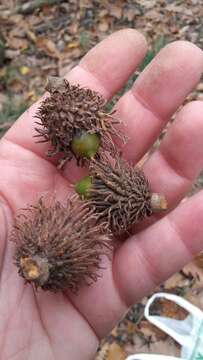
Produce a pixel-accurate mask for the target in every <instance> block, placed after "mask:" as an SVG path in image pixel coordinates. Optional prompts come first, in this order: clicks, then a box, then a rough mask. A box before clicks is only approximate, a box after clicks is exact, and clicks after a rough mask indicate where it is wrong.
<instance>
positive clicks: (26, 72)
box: [19, 66, 30, 75]
mask: <svg viewBox="0 0 203 360" xmlns="http://www.w3.org/2000/svg"><path fill="white" fill-rule="evenodd" d="M19 71H20V73H21V74H22V75H27V74H28V73H29V72H30V69H29V68H28V67H27V66H21V67H20V69H19Z"/></svg>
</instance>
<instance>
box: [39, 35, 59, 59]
mask: <svg viewBox="0 0 203 360" xmlns="http://www.w3.org/2000/svg"><path fill="white" fill-rule="evenodd" d="M35 44H36V46H37V48H38V49H40V50H42V51H44V52H45V54H46V55H48V56H50V57H52V58H54V59H61V58H62V56H61V54H60V52H59V51H58V49H57V47H56V45H55V44H54V42H53V41H52V40H50V39H47V38H45V37H39V38H38V39H37V41H36V43H35Z"/></svg>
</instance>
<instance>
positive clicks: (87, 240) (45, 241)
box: [12, 197, 111, 293]
mask: <svg viewBox="0 0 203 360" xmlns="http://www.w3.org/2000/svg"><path fill="white" fill-rule="evenodd" d="M96 218H97V217H96V216H95V213H94V209H90V208H89V206H88V205H87V204H86V203H85V202H81V201H78V199H77V198H76V197H73V198H72V199H71V200H70V201H69V202H68V204H67V205H66V206H64V205H62V204H61V203H59V202H58V201H52V203H51V205H49V206H48V205H46V204H45V202H44V201H43V200H42V199H40V200H39V201H38V202H37V203H36V205H34V206H33V205H31V206H29V207H28V208H27V209H26V210H24V211H23V213H22V214H20V215H18V216H17V217H16V220H15V225H14V229H13V233H12V240H13V241H14V242H15V243H16V250H15V255H14V261H15V264H16V266H17V268H18V272H19V275H20V276H21V277H23V278H24V279H25V281H26V282H28V283H31V284H33V285H34V286H35V288H38V287H41V288H42V289H43V290H50V291H57V290H64V289H70V290H71V291H73V292H74V293H77V291H78V289H79V287H80V286H82V285H91V283H92V282H94V281H97V279H98V278H99V274H98V272H97V270H99V269H101V257H102V255H107V256H109V255H110V250H111V239H110V233H109V232H108V231H105V233H104V229H105V224H104V223H103V224H102V223H99V224H96Z"/></svg>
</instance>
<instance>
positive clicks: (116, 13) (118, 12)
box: [109, 4, 122, 19]
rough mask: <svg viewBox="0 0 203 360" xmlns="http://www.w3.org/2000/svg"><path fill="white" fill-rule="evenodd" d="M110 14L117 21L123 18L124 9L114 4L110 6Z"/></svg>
mask: <svg viewBox="0 0 203 360" xmlns="http://www.w3.org/2000/svg"><path fill="white" fill-rule="evenodd" d="M109 14H110V15H111V16H113V17H115V18H117V19H121V17H122V7H121V6H117V5H114V4H110V5H109Z"/></svg>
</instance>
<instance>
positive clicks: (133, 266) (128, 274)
mask: <svg viewBox="0 0 203 360" xmlns="http://www.w3.org/2000/svg"><path fill="white" fill-rule="evenodd" d="M202 222H203V191H202V192H201V193H199V194H197V195H195V196H194V197H193V198H190V200H187V201H186V202H184V203H183V204H181V205H180V206H179V207H178V208H176V209H175V210H173V211H172V212H171V213H170V214H169V215H168V216H166V217H164V218H163V219H162V220H160V221H159V222H157V223H156V224H154V225H152V226H150V227H149V228H147V229H146V230H145V231H142V232H140V233H139V234H137V235H136V236H135V235H134V236H133V237H132V238H130V239H129V240H128V241H126V242H125V243H124V245H123V246H122V247H121V248H120V249H119V250H118V251H117V253H116V256H115V260H114V267H113V271H114V278H115V282H116V284H117V288H118V289H119V292H120V295H121V298H123V299H124V301H125V302H126V303H127V304H128V305H131V304H133V303H135V302H137V301H138V300H139V299H140V298H142V297H143V296H145V295H146V294H148V293H150V291H152V290H153V289H154V288H155V287H156V286H157V285H158V284H160V283H162V282H163V281H164V280H166V279H167V278H168V277H169V276H171V275H172V274H173V273H175V272H176V271H178V270H180V269H181V268H182V267H183V266H184V265H185V264H186V263H188V262H189V261H190V260H191V259H192V257H193V256H194V255H195V254H196V253H198V252H199V251H201V250H202V249H203V232H202V226H201V224H202ZM126 267H127V271H126Z"/></svg>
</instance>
